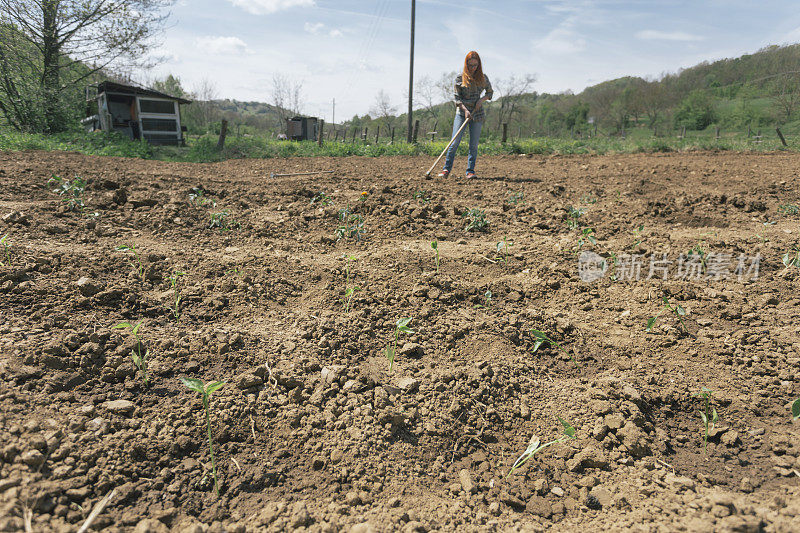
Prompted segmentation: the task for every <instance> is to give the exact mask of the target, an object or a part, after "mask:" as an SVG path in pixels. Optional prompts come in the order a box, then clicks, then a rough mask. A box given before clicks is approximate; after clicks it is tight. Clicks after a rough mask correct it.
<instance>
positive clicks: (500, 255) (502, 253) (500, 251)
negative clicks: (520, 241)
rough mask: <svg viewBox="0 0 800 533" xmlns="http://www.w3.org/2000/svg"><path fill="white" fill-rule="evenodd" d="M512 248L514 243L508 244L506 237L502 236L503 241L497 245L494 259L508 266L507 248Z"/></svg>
mask: <svg viewBox="0 0 800 533" xmlns="http://www.w3.org/2000/svg"><path fill="white" fill-rule="evenodd" d="M509 246H514V243H513V242H512V243H509V242H508V237H506V236H505V235H504V236H503V240H502V241H500V242H498V243H497V246H496V248H497V255H495V259H497V260H498V261H502V262H503V263H504V264H506V265H507V264H508V247H509Z"/></svg>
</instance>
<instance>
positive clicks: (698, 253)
mask: <svg viewBox="0 0 800 533" xmlns="http://www.w3.org/2000/svg"><path fill="white" fill-rule="evenodd" d="M692 256H695V257H698V258H699V259H698V260H699V262H700V273H701V274H702V273H704V272H705V271H706V268H707V265H706V263H707V262H708V253H707V252H706V251H705V249H703V247H702V246H700V245H699V244H697V245H695V247H694V248H692V249H691V250H689V252H688V253H687V254H686V257H687V259H690V258H691V257H692ZM690 260H691V259H690Z"/></svg>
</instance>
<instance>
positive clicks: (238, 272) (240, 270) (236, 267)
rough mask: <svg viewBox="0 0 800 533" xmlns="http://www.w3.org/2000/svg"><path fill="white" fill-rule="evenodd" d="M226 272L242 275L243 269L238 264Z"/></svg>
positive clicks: (232, 274)
mask: <svg viewBox="0 0 800 533" xmlns="http://www.w3.org/2000/svg"><path fill="white" fill-rule="evenodd" d="M225 273H226V274H229V275H231V276H241V275H242V269H241V268H239V267H238V266H235V267H233V268H229V269H228V270H226V271H225Z"/></svg>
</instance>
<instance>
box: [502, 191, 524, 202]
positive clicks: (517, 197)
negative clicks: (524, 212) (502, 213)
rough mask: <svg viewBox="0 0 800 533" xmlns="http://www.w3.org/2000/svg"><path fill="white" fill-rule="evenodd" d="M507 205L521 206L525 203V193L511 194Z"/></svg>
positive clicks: (507, 199)
mask: <svg viewBox="0 0 800 533" xmlns="http://www.w3.org/2000/svg"><path fill="white" fill-rule="evenodd" d="M506 203H507V204H508V205H519V204H524V203H525V193H524V192H522V191H519V192H515V193H513V194H510V195H509V196H508V198H506Z"/></svg>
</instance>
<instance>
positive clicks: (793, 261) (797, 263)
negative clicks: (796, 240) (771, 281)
mask: <svg viewBox="0 0 800 533" xmlns="http://www.w3.org/2000/svg"><path fill="white" fill-rule="evenodd" d="M781 261H782V262H783V264H784V266H785V267H786V268H789V267H791V266H793V267H796V268H800V247H793V248H792V249H791V250H789V251H788V252H786V253H785V254H783V257H781Z"/></svg>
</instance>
